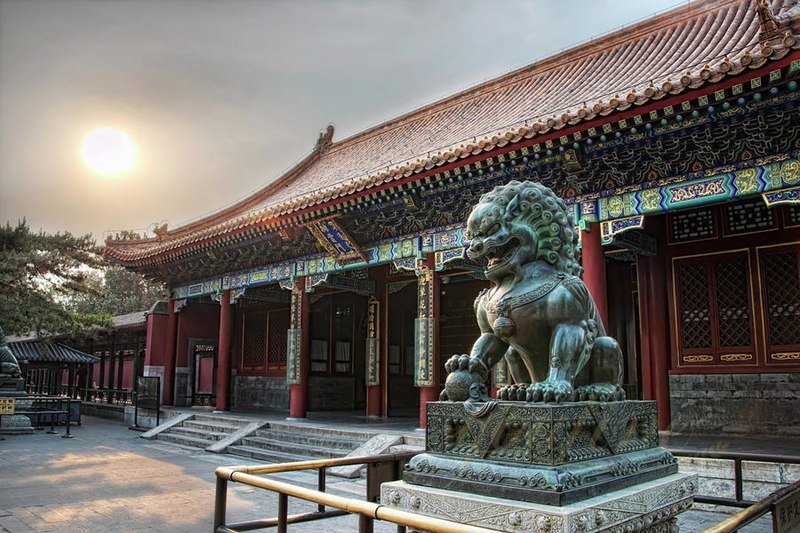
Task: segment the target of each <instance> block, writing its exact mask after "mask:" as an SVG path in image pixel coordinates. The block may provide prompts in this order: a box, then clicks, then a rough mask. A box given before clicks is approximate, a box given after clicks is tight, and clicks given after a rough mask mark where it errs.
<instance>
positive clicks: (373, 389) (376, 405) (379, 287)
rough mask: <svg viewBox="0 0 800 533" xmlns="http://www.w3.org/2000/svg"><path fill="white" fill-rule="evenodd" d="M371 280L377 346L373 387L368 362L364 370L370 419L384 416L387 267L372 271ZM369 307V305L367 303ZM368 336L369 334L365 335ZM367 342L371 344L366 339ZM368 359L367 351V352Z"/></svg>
mask: <svg viewBox="0 0 800 533" xmlns="http://www.w3.org/2000/svg"><path fill="white" fill-rule="evenodd" d="M373 271H374V272H373V275H372V280H373V281H374V282H375V294H374V295H373V297H374V303H375V305H377V317H376V318H375V324H372V325H373V326H376V331H377V339H378V342H377V345H378V368H377V371H376V374H377V378H378V380H379V381H378V383H377V384H375V385H369V374H370V369H369V361H368V362H367V364H368V367H367V370H366V375H367V380H368V384H367V416H370V417H379V416H381V415H382V414H383V415H385V413H384V412H383V388H384V383H385V380H384V376H383V369H384V368H385V366H386V364H387V358H388V345H389V343H388V341H387V339H388V334H389V331H388V329H387V326H388V324H387V318H388V288H387V286H386V276H387V275H388V273H389V265H380V266H378V267H375V268H374V269H373ZM368 305H371V303H368ZM367 335H368V336H369V332H368V333H367ZM367 342H372V341H370V340H369V339H367ZM367 354H368V357H369V350H368V351H367Z"/></svg>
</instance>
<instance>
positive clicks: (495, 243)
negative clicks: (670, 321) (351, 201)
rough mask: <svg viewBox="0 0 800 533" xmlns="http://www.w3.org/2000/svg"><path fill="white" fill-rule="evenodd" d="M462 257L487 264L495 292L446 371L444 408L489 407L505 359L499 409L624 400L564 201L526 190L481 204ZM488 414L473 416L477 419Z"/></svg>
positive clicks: (517, 187) (511, 186)
mask: <svg viewBox="0 0 800 533" xmlns="http://www.w3.org/2000/svg"><path fill="white" fill-rule="evenodd" d="M467 238H469V239H470V245H469V249H468V250H467V254H468V255H469V256H470V257H471V258H473V259H484V260H486V261H487V267H486V277H487V278H488V279H489V280H490V281H491V283H492V287H491V288H490V289H487V290H485V291H483V292H482V293H481V294H480V295H479V296H478V298H477V299H476V300H475V314H476V316H477V319H478V325H479V326H480V329H481V336H480V337H479V338H478V339H477V340H476V341H475V344H474V346H473V348H472V353H471V354H469V355H466V354H465V355H455V356H453V357H451V358H450V360H449V361H447V363H446V364H445V368H446V369H447V371H448V373H449V375H448V377H447V383H446V384H445V390H444V391H443V392H442V398H441V399H442V400H451V401H469V402H472V403H476V402H480V401H485V400H488V399H489V398H488V396H487V395H486V379H487V377H488V374H489V369H490V368H492V367H493V366H494V365H495V364H497V362H499V361H500V359H501V358H505V360H506V362H507V364H508V368H509V371H510V374H511V377H512V378H513V380H514V384H513V385H509V386H506V387H503V388H502V389H500V391H499V392H498V398H499V399H502V400H520V401H529V402H570V401H577V400H599V401H612V400H622V399H624V398H625V393H624V391H623V390H622V387H621V384H622V352H621V351H620V348H619V345H618V344H617V342H616V341H615V340H614V339H613V338H611V337H608V336H607V335H606V332H605V328H604V327H603V323H602V320H601V319H600V316H599V314H598V312H597V307H596V306H595V303H594V300H593V299H592V296H591V294H589V291H588V289H587V288H586V285H585V284H584V283H583V281H582V280H581V279H580V275H581V271H582V269H581V267H580V264H579V263H578V247H577V244H578V233H577V231H576V230H575V228H574V227H573V225H572V223H571V222H570V220H569V216H568V215H567V208H566V205H565V204H564V202H563V200H561V199H560V198H558V197H557V196H556V195H555V194H553V191H551V190H550V189H548V188H547V187H544V186H543V185H540V184H538V183H533V182H530V181H525V182H518V181H511V182H509V183H508V184H506V185H501V186H499V187H496V188H495V189H494V190H493V191H491V192H489V193H487V194H485V195H483V197H481V199H480V201H479V202H478V204H477V205H476V206H475V207H474V208H473V209H472V212H471V213H470V215H469V218H468V219H467ZM484 411H485V409H482V408H476V409H475V412H476V413H477V414H480V413H482V412H484Z"/></svg>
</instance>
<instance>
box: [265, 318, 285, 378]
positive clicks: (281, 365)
mask: <svg viewBox="0 0 800 533" xmlns="http://www.w3.org/2000/svg"><path fill="white" fill-rule="evenodd" d="M288 330H289V310H288V309H278V310H273V311H270V312H269V313H268V317H267V331H268V335H267V370H268V371H273V370H274V371H278V370H285V369H286V350H287V333H286V332H287V331H288Z"/></svg>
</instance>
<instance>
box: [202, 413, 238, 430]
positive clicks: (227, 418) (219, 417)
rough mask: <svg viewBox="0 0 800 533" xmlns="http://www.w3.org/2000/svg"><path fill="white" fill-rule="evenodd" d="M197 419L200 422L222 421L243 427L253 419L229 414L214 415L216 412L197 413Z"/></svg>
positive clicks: (222, 422)
mask: <svg viewBox="0 0 800 533" xmlns="http://www.w3.org/2000/svg"><path fill="white" fill-rule="evenodd" d="M194 419H195V421H200V422H212V423H221V424H228V425H231V426H236V427H237V428H238V427H242V426H246V425H247V424H249V423H250V422H253V420H251V419H249V418H237V417H235V416H228V415H214V414H205V413H197V414H196V415H195V416H194Z"/></svg>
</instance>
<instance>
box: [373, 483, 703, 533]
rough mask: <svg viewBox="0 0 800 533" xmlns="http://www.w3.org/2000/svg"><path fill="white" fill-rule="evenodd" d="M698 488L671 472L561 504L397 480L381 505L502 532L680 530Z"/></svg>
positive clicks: (387, 486)
mask: <svg viewBox="0 0 800 533" xmlns="http://www.w3.org/2000/svg"><path fill="white" fill-rule="evenodd" d="M696 490H697V475H696V474H672V475H669V476H666V477H662V478H660V479H657V480H654V481H648V482H645V483H640V484H638V485H636V486H634V487H630V488H626V489H621V490H617V491H614V492H609V493H606V494H604V495H602V496H597V497H594V498H590V499H586V500H583V501H580V502H577V503H572V504H568V505H563V506H560V507H557V506H551V505H542V504H537V503H528V502H523V501H517V500H509V499H502V498H494V497H490V496H476V495H475V494H472V493H465V492H456V491H452V490H444V489H437V488H431V487H423V486H419V485H410V484H408V483H406V482H404V481H393V482H390V483H384V484H383V485H382V486H381V503H382V504H383V505H386V506H388V507H391V508H393V509H399V510H403V511H409V512H412V513H417V514H422V515H425V516H432V517H436V518H442V519H445V520H451V521H454V522H459V523H461V524H469V525H472V526H480V527H485V528H489V529H495V530H497V531H509V532H521V531H537V532H542V533H548V532H549V533H561V532H564V533H566V532H576V531H607V532H614V533H623V532H627V531H646V532H649V533H675V532H677V531H678V526H677V524H676V519H675V517H676V516H677V515H678V514H680V513H682V512H683V511H685V510H687V509H688V508H689V507H690V506H691V505H692V498H693V497H694V494H695V492H696Z"/></svg>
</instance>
